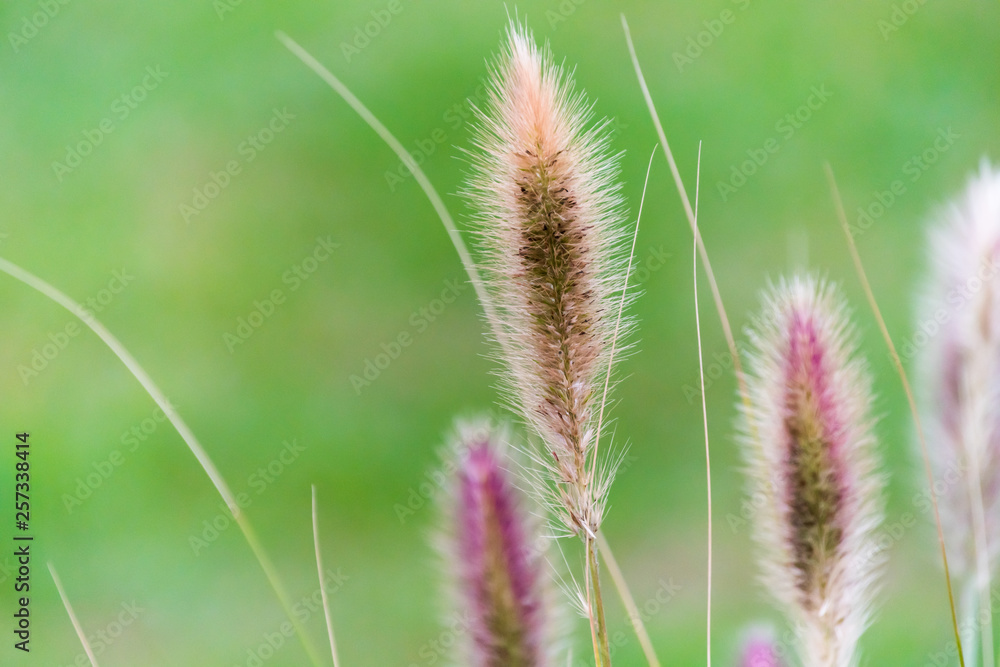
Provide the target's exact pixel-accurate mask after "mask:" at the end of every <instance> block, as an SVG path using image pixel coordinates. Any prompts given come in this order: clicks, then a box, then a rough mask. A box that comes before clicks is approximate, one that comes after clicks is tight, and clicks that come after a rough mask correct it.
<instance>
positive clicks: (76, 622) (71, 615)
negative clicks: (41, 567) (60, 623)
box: [49, 562, 97, 667]
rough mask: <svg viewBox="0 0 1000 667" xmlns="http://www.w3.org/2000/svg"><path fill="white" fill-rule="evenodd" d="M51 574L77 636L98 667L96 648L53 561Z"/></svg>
mask: <svg viewBox="0 0 1000 667" xmlns="http://www.w3.org/2000/svg"><path fill="white" fill-rule="evenodd" d="M49 574H51V575H52V581H53V583H55V585H56V590H57V591H58V592H59V598H60V599H61V600H62V603H63V606H64V607H65V608H66V613H67V614H69V621H70V623H72V624H73V629H74V630H76V636H77V637H79V638H80V643H81V644H82V645H83V652H84V653H86V654H87V658H88V659H89V660H90V664H91V665H92V667H97V657H96V656H95V655H94V649H93V648H91V646H90V642H89V641H87V633H86V632H84V631H83V626H82V625H80V620H79V619H78V618H77V617H76V613H74V612H73V605H71V604H70V603H69V596H67V595H66V591H65V590H64V589H63V585H62V581H60V580H59V573H58V572H56V566H55V565H53V564H52V563H51V562H50V563H49Z"/></svg>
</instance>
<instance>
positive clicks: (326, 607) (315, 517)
mask: <svg viewBox="0 0 1000 667" xmlns="http://www.w3.org/2000/svg"><path fill="white" fill-rule="evenodd" d="M316 504H317V503H316V485H315V484H313V487H312V524H313V543H314V544H315V546H316V571H317V572H319V593H320V596H321V597H322V598H323V615H324V616H326V633H327V635H329V637H330V654H331V655H332V656H333V667H340V661H339V660H338V659H337V640H336V638H335V637H334V635H333V618H332V617H331V616H330V600H329V597H328V595H327V593H326V582H325V579H326V577H324V576H323V555H322V553H321V552H320V548H319V510H317V509H316Z"/></svg>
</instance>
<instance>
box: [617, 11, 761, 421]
mask: <svg viewBox="0 0 1000 667" xmlns="http://www.w3.org/2000/svg"><path fill="white" fill-rule="evenodd" d="M621 19H622V28H623V29H624V31H625V41H626V43H627V44H628V50H629V54H630V55H631V57H632V67H633V68H634V69H635V74H636V77H637V78H638V79H639V87H640V88H641V89H642V95H643V97H644V98H645V100H646V107H647V109H648V110H649V115H650V117H651V118H652V120H653V125H654V126H655V127H656V134H657V136H658V137H659V138H660V145H661V146H662V147H663V152H664V153H665V154H666V156H667V162H668V163H669V164H670V173H671V174H673V177H674V184H675V185H676V186H677V193H678V194H679V195H680V197H681V203H682V204H683V205H684V212H685V213H686V214H687V219H688V223H689V224H690V226H691V233H692V234H694V238H695V241H696V242H697V244H698V252H699V253H700V254H701V263H702V265H703V266H704V268H705V276H706V277H707V278H708V284H709V287H711V289H712V300H713V301H714V302H715V309H716V310H717V311H718V313H719V319H720V320H721V321H722V332H723V334H724V335H725V337H726V345H728V347H729V354H730V355H731V356H732V358H733V367H734V368H735V370H736V380H737V382H739V386H740V394H741V395H742V397H743V403H744V405H745V406H747V408H749V406H750V399H749V396H748V395H747V388H746V381H745V379H744V376H743V364H742V363H741V362H740V355H739V351H738V350H737V349H736V340H735V339H734V338H733V329H732V327H731V326H730V325H729V316H728V315H726V308H725V306H723V305H722V295H721V294H720V293H719V285H718V283H717V282H716V280H715V272H714V271H712V263H711V262H710V261H709V259H708V251H707V250H705V242H704V241H703V240H702V238H701V233H700V232H699V231H698V224H697V221H696V219H695V212H694V209H692V208H691V201H690V199H688V195H687V190H686V189H685V187H684V181H683V179H681V173H680V170H678V169H677V162H676V161H674V154H673V151H671V150H670V144H669V143H668V142H667V135H666V133H665V132H664V131H663V125H662V124H661V123H660V116H659V114H657V113H656V107H655V106H654V105H653V98H652V96H651V95H650V94H649V87H648V86H647V85H646V78H645V77H644V76H643V74H642V67H640V66H639V57H638V56H637V55H636V52H635V44H633V43H632V33H631V32H630V31H629V27H628V21H626V20H625V15H624V14H622V15H621Z"/></svg>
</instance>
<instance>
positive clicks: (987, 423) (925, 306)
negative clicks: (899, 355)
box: [902, 161, 1000, 577]
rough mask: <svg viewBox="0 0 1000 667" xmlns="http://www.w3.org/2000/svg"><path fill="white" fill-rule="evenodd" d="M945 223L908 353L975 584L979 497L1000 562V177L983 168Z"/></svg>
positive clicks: (935, 242)
mask: <svg viewBox="0 0 1000 667" xmlns="http://www.w3.org/2000/svg"><path fill="white" fill-rule="evenodd" d="M939 218H940V220H939V222H938V223H937V224H935V225H934V226H933V227H932V228H931V231H930V234H929V238H928V250H929V261H930V264H931V267H932V268H931V273H930V276H929V278H928V280H927V281H926V283H925V286H924V289H923V293H922V295H921V298H920V300H919V304H918V313H919V314H918V317H917V320H918V322H917V330H916V332H915V333H914V335H913V337H912V338H911V339H910V340H908V341H907V343H906V346H904V348H903V350H902V352H903V355H904V356H907V357H912V356H914V355H916V356H917V359H918V371H919V373H918V377H919V380H920V382H919V388H920V394H921V402H922V404H923V406H922V407H923V413H924V414H925V416H926V427H927V444H928V449H929V450H930V454H931V461H932V463H933V464H934V468H935V478H936V487H937V493H938V501H939V506H940V510H941V519H942V524H943V528H944V531H945V540H946V547H947V549H948V562H949V565H950V566H951V567H952V572H953V573H954V574H955V575H957V576H959V577H966V576H972V574H973V571H974V569H975V565H976V559H975V530H974V526H975V519H974V517H975V516H976V511H977V510H976V503H974V502H973V499H974V498H976V497H977V496H979V495H980V494H981V497H982V504H983V508H982V509H983V513H984V518H985V527H986V533H987V535H986V537H987V544H988V548H987V550H986V551H987V557H988V562H989V566H990V568H991V569H993V570H995V569H996V566H997V561H998V558H1000V171H998V170H997V169H996V168H994V167H992V166H990V164H989V163H988V162H986V161H984V162H983V163H982V166H981V168H980V172H979V174H978V176H976V177H974V178H972V179H971V180H970V182H969V184H968V186H967V188H966V190H965V192H964V193H963V194H962V195H961V196H960V197H958V198H957V199H956V200H955V201H953V202H952V203H951V204H950V205H948V206H947V207H945V208H944V209H942V211H941V212H940V214H939ZM976 472H978V475H976V477H978V480H977V479H975V478H974V474H975V473H976ZM977 487H978V488H977Z"/></svg>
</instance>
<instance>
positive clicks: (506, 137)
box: [466, 24, 628, 533]
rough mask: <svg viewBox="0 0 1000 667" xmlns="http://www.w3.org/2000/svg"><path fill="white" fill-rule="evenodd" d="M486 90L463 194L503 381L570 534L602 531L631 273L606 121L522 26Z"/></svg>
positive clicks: (513, 32) (510, 37)
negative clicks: (608, 389) (610, 377)
mask: <svg viewBox="0 0 1000 667" xmlns="http://www.w3.org/2000/svg"><path fill="white" fill-rule="evenodd" d="M489 90H490V94H489V100H488V102H487V105H486V108H485V109H484V110H483V111H481V112H480V113H479V114H478V126H477V134H476V137H475V139H474V145H475V148H476V151H475V152H474V154H473V159H472V167H473V169H472V177H471V179H470V182H469V184H468V186H467V188H466V194H467V196H468V198H469V200H470V201H471V203H472V204H473V206H474V208H475V209H476V212H477V213H476V221H475V222H476V227H477V229H478V231H479V233H480V235H481V239H482V244H481V249H482V253H483V255H484V259H485V262H484V264H485V268H486V271H487V277H488V281H487V284H488V288H489V289H490V291H491V295H492V297H493V299H494V302H495V306H496V311H497V318H498V320H499V321H497V322H493V323H491V324H492V325H493V326H494V329H495V330H498V331H500V334H499V335H500V336H501V337H502V341H501V343H502V345H501V348H502V350H501V353H502V361H503V363H504V366H505V370H506V372H505V377H504V385H505V389H506V391H507V393H508V395H509V397H510V400H511V403H512V404H513V406H514V408H515V409H516V410H517V411H518V412H519V413H520V414H522V415H523V417H524V418H525V420H526V421H527V422H528V424H529V425H530V426H531V428H532V430H533V431H534V432H535V433H536V434H537V435H538V436H539V438H540V440H541V442H542V449H541V451H540V452H537V453H536V456H537V459H538V461H539V462H540V463H541V464H542V465H543V468H544V469H545V470H546V474H545V475H544V476H543V477H545V481H546V484H545V487H546V489H547V493H548V495H549V497H550V498H551V499H552V501H553V505H554V507H555V508H556V509H557V511H558V515H559V516H560V517H561V518H562V521H563V523H564V525H565V527H566V528H567V530H568V531H569V532H573V533H579V532H581V531H582V532H596V530H597V529H598V527H599V525H600V523H601V519H602V516H603V512H604V502H605V495H606V493H607V487H608V485H609V484H610V478H611V475H612V474H613V466H611V465H609V463H608V459H604V461H603V462H599V463H597V464H595V463H594V461H593V460H592V457H591V453H592V449H593V446H594V441H595V439H596V437H597V420H598V412H599V407H600V401H601V400H602V398H603V381H604V378H605V373H606V371H607V368H608V365H609V363H610V362H611V359H610V356H611V339H612V337H613V335H614V323H615V318H616V316H617V312H618V309H617V306H618V302H617V300H616V298H615V297H616V294H617V295H619V296H620V294H621V290H622V289H623V288H624V276H625V271H624V268H625V266H624V265H625V263H624V261H623V255H622V252H621V248H622V243H621V241H622V234H623V226H622V212H621V202H620V198H619V195H618V186H617V184H616V183H615V178H616V176H617V166H616V162H615V160H614V159H613V158H611V157H609V155H608V135H607V132H606V125H605V124H599V125H597V126H591V127H588V125H589V123H590V120H591V111H590V107H589V105H588V103H587V102H586V100H585V99H584V97H583V96H582V95H581V94H578V93H576V92H574V89H573V82H572V79H571V78H570V76H569V75H568V74H567V73H565V72H564V71H563V69H562V68H561V67H558V66H556V65H555V64H554V63H553V60H552V56H551V54H550V53H549V52H548V50H547V49H539V48H538V46H536V44H535V42H534V40H533V38H532V36H531V35H530V34H529V33H528V32H527V30H526V29H525V28H523V27H521V26H518V25H516V24H512V25H511V26H510V27H509V29H508V33H507V43H506V47H505V48H504V50H503V51H502V53H501V55H500V56H499V58H498V59H497V61H496V62H495V63H494V66H493V70H492V77H491V81H490V86H489ZM624 328H625V329H627V328H628V327H627V323H626V327H624ZM619 336H621V333H619ZM621 348H622V346H621V345H620V344H619V345H618V351H620V350H621Z"/></svg>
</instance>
